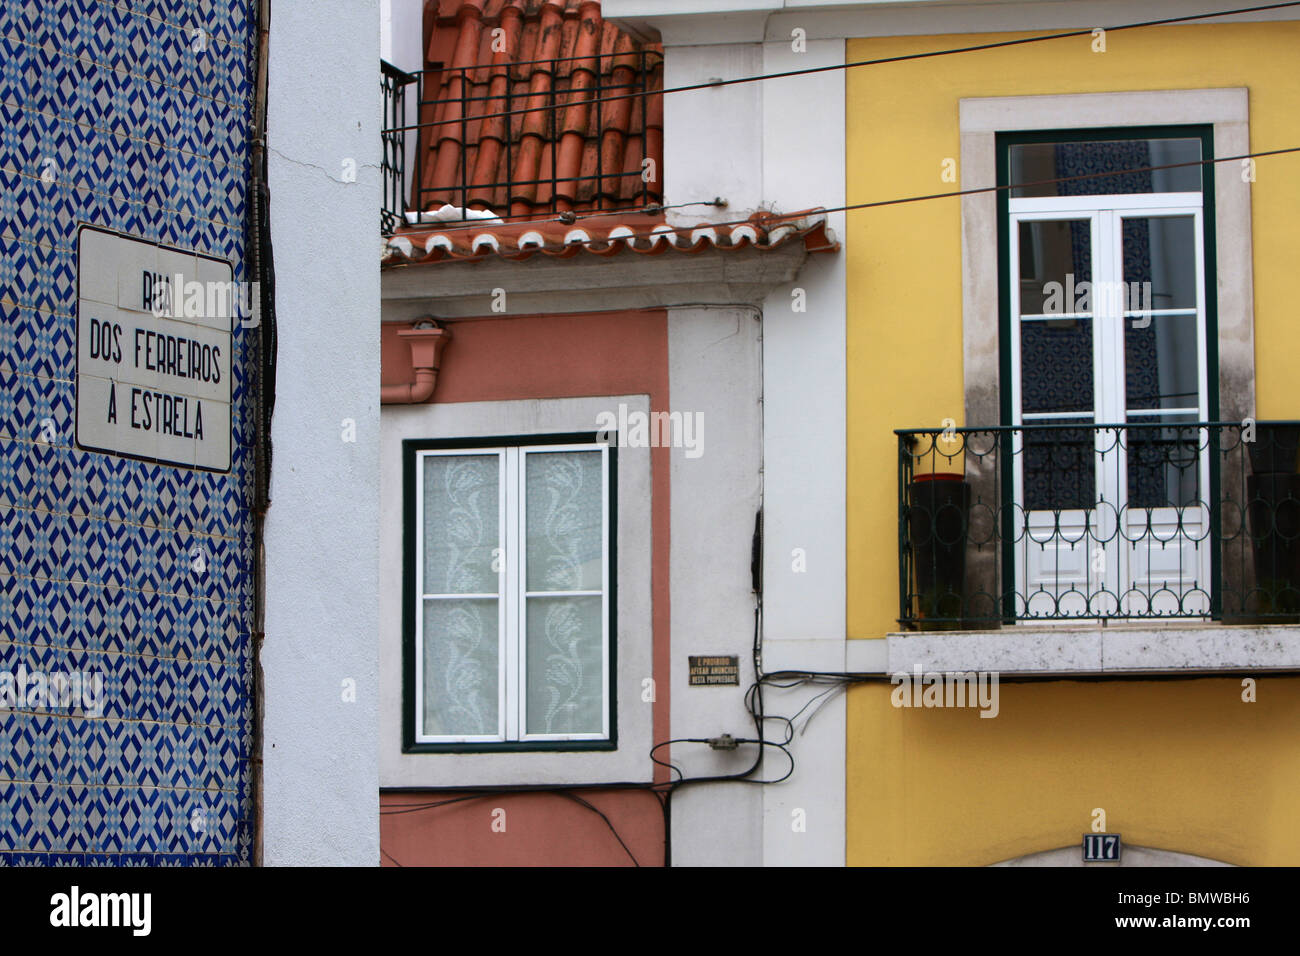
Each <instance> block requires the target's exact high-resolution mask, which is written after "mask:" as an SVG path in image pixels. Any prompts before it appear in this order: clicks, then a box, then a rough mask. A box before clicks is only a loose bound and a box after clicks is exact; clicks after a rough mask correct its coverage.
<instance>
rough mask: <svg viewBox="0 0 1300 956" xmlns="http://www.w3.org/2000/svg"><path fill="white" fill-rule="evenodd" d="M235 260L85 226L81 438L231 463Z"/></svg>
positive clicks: (109, 446)
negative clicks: (231, 260)
mask: <svg viewBox="0 0 1300 956" xmlns="http://www.w3.org/2000/svg"><path fill="white" fill-rule="evenodd" d="M232 279H233V273H232V271H231V268H230V263H228V262H225V261H223V260H220V259H214V258H211V257H209V256H202V255H198V254H197V253H194V252H184V251H182V250H179V249H172V248H169V247H166V246H159V245H157V244H155V243H151V242H146V241H144V240H141V239H134V238H131V237H129V236H123V235H120V234H118V233H114V232H109V231H107V230H104V229H99V228H97V227H94V226H84V225H83V226H82V227H81V228H80V229H79V230H78V232H77V406H76V415H77V445H78V447H80V448H85V449H87V450H90V451H101V452H107V453H109V454H114V455H125V456H127V457H130V458H141V459H144V460H146V461H157V462H159V463H161V464H168V465H179V466H182V467H185V468H198V469H203V470H206V471H219V472H226V471H229V470H230V441H231V430H230V429H231V426H230V422H231V416H230V400H231V399H230V397H231V354H230V349H231V328H232V325H233V322H234V321H236V319H235V317H236V316H238V315H239V314H240V301H239V299H240V292H241V290H240V289H239V288H238V287H237V286H236V285H235V283H234V282H233V281H232Z"/></svg>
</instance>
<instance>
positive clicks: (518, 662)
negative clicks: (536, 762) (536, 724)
mask: <svg viewBox="0 0 1300 956" xmlns="http://www.w3.org/2000/svg"><path fill="white" fill-rule="evenodd" d="M513 451H514V453H515V473H514V490H515V502H514V507H513V512H514V515H515V543H514V547H513V549H512V552H511V564H512V566H513V567H514V574H515V581H514V586H513V588H512V589H511V595H512V597H513V598H514V602H515V603H514V618H513V621H514V646H515V695H514V701H513V704H514V708H515V735H516V736H515V739H516V740H523V738H524V734H525V732H526V730H527V727H526V722H527V711H526V701H527V700H528V683H527V681H528V658H527V650H528V629H527V624H528V598H527V597H525V592H526V591H527V585H528V567H527V564H528V515H527V501H528V498H527V494H526V491H527V489H526V487H525V484H526V481H527V473H528V469H527V467H526V462H527V460H528V456H527V449H525V448H515V449H513Z"/></svg>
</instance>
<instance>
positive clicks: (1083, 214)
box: [1003, 192, 1210, 625]
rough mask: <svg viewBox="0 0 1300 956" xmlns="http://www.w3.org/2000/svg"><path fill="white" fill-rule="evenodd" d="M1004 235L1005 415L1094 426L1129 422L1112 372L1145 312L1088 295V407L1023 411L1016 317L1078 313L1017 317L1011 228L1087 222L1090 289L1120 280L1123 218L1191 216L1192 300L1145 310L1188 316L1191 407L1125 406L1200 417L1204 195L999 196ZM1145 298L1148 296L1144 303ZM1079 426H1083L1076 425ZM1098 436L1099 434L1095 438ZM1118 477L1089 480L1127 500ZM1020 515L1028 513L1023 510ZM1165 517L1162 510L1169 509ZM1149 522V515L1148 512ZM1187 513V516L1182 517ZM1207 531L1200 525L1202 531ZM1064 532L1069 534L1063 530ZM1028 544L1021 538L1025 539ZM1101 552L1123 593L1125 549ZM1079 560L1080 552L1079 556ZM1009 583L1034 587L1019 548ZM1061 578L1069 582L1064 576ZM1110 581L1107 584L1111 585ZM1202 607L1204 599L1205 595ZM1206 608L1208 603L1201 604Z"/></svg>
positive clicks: (1017, 483)
mask: <svg viewBox="0 0 1300 956" xmlns="http://www.w3.org/2000/svg"><path fill="white" fill-rule="evenodd" d="M1007 206H1008V208H1007V217H1008V218H1007V240H1008V256H1007V261H1008V265H1009V267H1010V270H1011V271H1010V272H1009V274H1008V275H1007V276H1005V277H1003V278H1004V280H1005V281H1006V282H1007V284H1008V289H1009V291H1010V299H1011V302H1010V305H1011V320H1012V324H1013V333H1012V335H1011V337H1010V340H1009V342H1008V345H1009V347H1010V360H1011V361H1010V364H1011V381H1010V382H1009V383H1008V384H1009V387H1010V392H1011V395H1010V398H1011V416H1012V424H1013V425H1016V426H1019V425H1024V424H1042V423H1049V422H1050V421H1051V420H1052V419H1066V418H1068V419H1084V418H1089V419H1091V420H1092V423H1093V424H1094V425H1122V424H1125V423H1127V422H1128V421H1130V417H1129V416H1130V410H1129V408H1128V402H1127V395H1126V393H1125V381H1124V378H1123V377H1122V376H1121V375H1120V369H1122V368H1123V363H1124V332H1123V329H1124V327H1125V325H1126V324H1127V322H1128V321H1129V320H1130V319H1131V318H1135V317H1136V316H1137V315H1144V314H1147V313H1146V312H1141V313H1135V312H1132V311H1129V310H1127V309H1124V306H1121V309H1123V311H1121V312H1120V313H1119V314H1118V315H1117V314H1115V313H1114V312H1113V306H1114V303H1111V302H1109V301H1107V300H1106V297H1104V296H1102V297H1097V296H1094V297H1093V299H1092V303H1091V312H1089V313H1087V314H1086V317H1087V318H1088V319H1089V321H1091V322H1092V340H1093V357H1092V362H1093V374H1094V376H1095V380H1094V386H1093V400H1092V408H1091V410H1090V411H1087V412H1049V413H1025V412H1024V410H1023V408H1022V400H1023V396H1022V391H1021V390H1022V387H1023V382H1022V372H1023V367H1022V363H1021V352H1020V347H1021V343H1020V338H1021V337H1020V334H1019V323H1021V322H1023V321H1025V320H1026V318H1027V319H1028V320H1029V321H1037V320H1039V319H1048V320H1050V319H1053V318H1066V317H1072V316H1076V315H1077V316H1080V317H1083V316H1084V314H1083V313H1065V314H1061V315H1056V314H1053V315H1041V316H1038V315H1030V316H1022V315H1021V312H1020V291H1021V290H1020V284H1019V282H1017V281H1016V278H1017V263H1018V262H1019V261H1020V245H1019V229H1018V228H1017V227H1018V226H1019V224H1020V223H1023V222H1035V221H1043V220H1048V221H1056V220H1064V219H1069V220H1078V221H1083V222H1088V224H1089V242H1090V243H1093V242H1094V240H1095V244H1094V245H1093V248H1092V256H1091V259H1092V274H1091V275H1090V276H1089V281H1090V282H1092V283H1093V287H1094V288H1096V286H1097V283H1098V282H1106V283H1113V282H1121V281H1124V279H1123V275H1122V255H1121V249H1120V229H1121V222H1122V220H1123V219H1125V218H1130V217H1135V218H1144V217H1151V218H1161V217H1171V218H1172V217H1190V218H1191V219H1192V223H1193V242H1194V246H1195V256H1196V279H1197V282H1196V304H1195V306H1194V307H1192V308H1180V309H1157V308H1152V309H1150V314H1151V315H1172V314H1178V315H1193V316H1195V320H1196V347H1197V357H1196V361H1197V391H1198V397H1197V404H1196V407H1194V408H1171V409H1159V410H1150V411H1143V412H1138V411H1136V410H1134V411H1133V412H1132V413H1133V414H1136V415H1138V416H1139V417H1138V418H1137V420H1138V421H1143V422H1145V421H1152V420H1155V419H1157V418H1160V417H1164V416H1177V415H1188V414H1190V415H1194V416H1195V417H1196V419H1197V420H1198V421H1205V420H1206V418H1207V416H1208V411H1209V410H1208V402H1209V387H1210V383H1209V382H1208V380H1207V351H1206V350H1207V336H1206V301H1205V283H1206V276H1205V232H1204V212H1203V208H1204V199H1203V195H1202V193H1200V192H1178V193H1132V194H1109V195H1089V196H1045V197H1032V198H1014V197H1012V198H1009V199H1008V202H1007ZM1148 305H1150V303H1148ZM1084 427H1086V426H1084ZM1201 434H1202V436H1203V444H1204V447H1205V448H1206V449H1208V448H1209V442H1208V439H1206V438H1205V437H1204V431H1202V432H1201ZM1100 440H1101V439H1099V441H1100ZM1023 443H1024V435H1023V433H1020V432H1016V433H1015V435H1014V438H1013V454H1014V455H1015V468H1014V471H1013V496H1014V500H1015V501H1016V502H1018V503H1023V502H1024V500H1025V499H1024V494H1025V490H1024V473H1023V470H1022V465H1023V459H1022V457H1021V455H1022V452H1023V448H1024V444H1023ZM1118 454H1119V455H1120V461H1121V463H1123V462H1124V461H1125V460H1126V458H1125V454H1124V452H1123V450H1122V449H1120V450H1118ZM1117 471H1118V473H1119V474H1121V475H1123V474H1127V470H1126V466H1125V465H1123V464H1121V465H1120V467H1119V468H1118V469H1117ZM1197 472H1198V480H1199V482H1200V487H1201V489H1202V493H1203V494H1204V493H1205V491H1206V490H1207V489H1208V488H1209V487H1210V460H1209V454H1208V452H1205V453H1202V455H1201V459H1200V463H1199V465H1198V468H1197ZM1118 480H1119V479H1118V478H1117V476H1116V475H1115V474H1114V473H1111V472H1109V470H1108V472H1107V474H1106V475H1103V474H1101V473H1098V475H1097V487H1098V489H1100V490H1101V491H1102V494H1103V498H1104V499H1105V500H1107V501H1109V502H1110V503H1111V504H1112V505H1114V506H1116V507H1120V508H1123V506H1124V505H1125V504H1126V502H1127V490H1126V489H1125V488H1123V487H1121V486H1120V485H1119V484H1118ZM1024 514H1025V515H1026V516H1027V517H1028V516H1030V515H1031V512H1028V511H1025V512H1024ZM1156 514H1159V515H1161V516H1163V519H1164V520H1165V522H1166V523H1169V522H1172V523H1174V524H1175V525H1177V524H1179V523H1180V521H1181V520H1183V519H1180V518H1178V517H1177V512H1170V511H1169V509H1156ZM1171 514H1172V515H1173V517H1170V515H1171ZM1197 514H1198V515H1199V517H1198V519H1197V522H1196V524H1197V526H1199V527H1200V528H1201V529H1208V527H1209V514H1208V511H1207V509H1206V508H1205V505H1204V504H1202V505H1200V506H1199V510H1198V512H1197ZM1083 515H1084V512H1078V511H1074V510H1069V511H1064V512H1061V513H1059V514H1057V515H1056V516H1055V517H1054V518H1052V519H1051V522H1050V524H1048V523H1045V524H1044V525H1043V526H1042V527H1040V528H1039V529H1038V530H1040V531H1046V532H1047V533H1048V535H1049V538H1048V539H1046V540H1047V541H1052V540H1054V539H1056V538H1058V537H1059V536H1060V534H1061V523H1062V522H1069V523H1070V524H1071V525H1073V526H1077V529H1078V530H1079V531H1080V532H1081V531H1082V528H1083V527H1084V518H1083ZM1132 518H1133V515H1132V514H1129V516H1128V520H1132ZM1093 520H1094V521H1097V522H1098V523H1100V522H1102V521H1103V520H1104V519H1103V518H1101V517H1100V516H1098V515H1096V514H1094V516H1093ZM1152 520H1153V522H1154V521H1155V520H1156V519H1155V517H1154V515H1153V516H1152ZM1186 520H1190V519H1186ZM1026 533H1027V535H1028V538H1029V542H1033V541H1036V540H1038V538H1037V537H1036V536H1035V534H1034V532H1033V530H1029V531H1027V532H1026ZM1207 533H1208V530H1207ZM1066 537H1067V538H1068V537H1070V535H1069V534H1067V535H1066ZM1027 546H1029V545H1027ZM1107 551H1108V553H1111V557H1110V559H1109V560H1108V561H1107V567H1108V569H1109V574H1108V575H1107V577H1109V578H1110V580H1109V581H1107V582H1106V583H1105V587H1107V588H1111V589H1113V590H1114V591H1115V593H1116V594H1121V595H1124V594H1127V593H1128V592H1129V591H1130V589H1132V588H1134V587H1136V579H1134V578H1133V577H1132V572H1131V561H1130V559H1131V556H1130V555H1129V554H1128V553H1126V552H1125V551H1124V550H1123V549H1121V548H1120V547H1119V545H1118V541H1116V542H1114V543H1113V544H1112V545H1109V546H1108V548H1107ZM1085 560H1086V558H1085ZM1195 571H1196V573H1195V574H1194V578H1195V579H1197V580H1201V581H1205V580H1208V579H1209V573H1210V556H1209V552H1208V551H1198V553H1197V566H1196V569H1195ZM1015 582H1016V584H1015V586H1016V591H1017V593H1019V594H1022V595H1029V594H1030V593H1031V592H1032V591H1033V588H1034V583H1033V582H1032V581H1030V580H1029V579H1028V568H1027V566H1026V561H1025V555H1024V554H1023V553H1021V551H1020V550H1019V549H1018V550H1017V556H1016V563H1015ZM1066 583H1069V582H1066ZM1112 585H1113V587H1112ZM1207 606H1208V598H1207ZM1207 609H1208V608H1207ZM1124 617H1125V615H1124V614H1122V613H1121V614H1117V615H1116V618H1118V619H1123V618H1124ZM1069 620H1070V619H1068V618H1064V619H1052V620H1048V621H1037V620H1027V621H1019V622H1017V623H1018V624H1022V625H1037V624H1046V623H1050V624H1054V625H1059V624H1061V623H1062V622H1068V621H1069Z"/></svg>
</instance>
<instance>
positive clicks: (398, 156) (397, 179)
mask: <svg viewBox="0 0 1300 956" xmlns="http://www.w3.org/2000/svg"><path fill="white" fill-rule="evenodd" d="M418 82H419V77H417V76H416V75H415V74H413V73H407V72H405V71H404V70H399V69H398V68H397V67H395V66H393V64H391V63H389V62H388V61H387V60H380V61H379V83H380V87H381V89H382V90H383V92H384V129H383V134H382V135H383V147H384V152H383V159H382V160H381V161H380V172H381V174H382V177H383V185H384V206H383V208H382V209H381V210H380V214H379V228H380V231H381V233H382V234H383V235H385V236H391V235H392V234H393V233H394V232H395V231H396V230H397V227H398V226H400V225H401V224H402V222H403V221H404V218H403V217H404V216H405V215H406V131H405V130H404V129H402V127H403V126H404V125H405V124H406V88H407V87H408V86H410V85H411V84H412V83H418ZM417 88H418V87H417Z"/></svg>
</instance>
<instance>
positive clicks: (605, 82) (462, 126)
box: [380, 50, 663, 235]
mask: <svg viewBox="0 0 1300 956" xmlns="http://www.w3.org/2000/svg"><path fill="white" fill-rule="evenodd" d="M606 58H609V57H608V56H606V57H599V56H596V55H593V56H591V57H587V58H584V62H586V61H596V60H600V59H606ZM614 58H615V59H617V60H620V61H623V62H626V61H627V60H628V59H631V60H633V61H634V62H635V64H636V65H635V66H634V67H624V66H620V67H618V68H617V70H616V72H617V75H614V74H615V71H610V73H611V75H609V76H605V75H600V76H594V77H593V81H592V82H591V83H590V85H586V86H583V85H580V84H572V85H570V86H565V87H564V88H557V83H556V81H555V78H556V77H560V76H562V75H563V74H565V73H568V74H569V75H573V74H574V73H577V72H582V73H584V74H586V75H588V76H592V73H591V71H590V70H587V69H585V68H584V69H582V70H578V69H577V68H573V67H571V68H570V69H569V70H562V69H561V64H562V63H565V61H566V60H573V59H576V58H574V57H568V58H565V57H555V58H552V59H547V60H538V61H527V62H513V63H500V64H497V63H488V64H479V65H474V66H464V67H446V66H437V67H430V68H429V69H426V70H418V71H416V72H413V73H406V72H403V71H401V70H398V69H397V68H396V67H394V66H392V65H391V64H389V63H386V62H382V61H381V63H380V69H381V76H382V87H383V91H384V127H383V129H382V130H381V135H382V137H383V140H384V150H383V152H384V165H383V173H384V209H383V215H382V221H383V224H384V235H391V234H392V233H393V231H394V230H395V228H396V227H397V226H398V225H401V224H403V223H404V222H405V221H406V213H407V211H408V210H416V211H427V210H431V209H433V208H436V207H437V206H440V205H442V204H443V203H452V204H454V205H458V206H460V208H462V209H465V208H470V207H471V206H474V205H482V204H483V202H484V200H483V198H482V197H483V196H484V195H485V194H493V195H501V196H504V197H505V199H504V202H503V203H501V204H500V205H502V206H503V208H499V209H493V212H495V213H497V214H498V215H500V216H501V217H502V218H510V217H511V216H514V217H515V218H518V217H519V216H521V215H524V214H536V213H539V212H559V211H561V210H560V203H561V202H563V201H564V200H565V196H564V191H563V190H561V189H560V187H561V185H562V184H564V185H567V184H569V183H573V184H577V183H587V182H589V183H592V184H593V190H592V194H591V198H590V200H584V201H585V202H590V203H592V204H593V205H594V207H595V209H597V210H600V209H605V208H608V209H611V210H614V209H621V208H623V207H627V206H632V207H640V208H645V207H648V206H650V205H652V203H654V202H656V201H658V200H659V198H660V197H661V196H662V189H661V187H660V185H659V183H660V181H661V179H662V172H661V171H660V170H658V169H655V170H652V171H651V172H649V173H648V172H647V171H646V169H645V168H644V167H643V166H642V165H641V164H640V163H638V164H637V168H636V169H632V170H623V169H620V170H618V171H611V170H607V169H606V152H607V150H609V149H611V148H613V145H614V141H615V140H620V141H621V138H620V137H619V136H618V135H617V134H619V133H623V132H626V130H624V129H620V128H616V127H614V126H613V125H612V122H613V120H614V118H615V117H617V116H623V117H627V116H630V115H635V114H636V113H638V112H640V114H641V117H642V121H641V123H640V124H639V128H638V129H637V130H634V131H633V132H632V135H634V136H640V137H642V138H643V142H644V137H645V136H646V135H647V124H646V123H645V116H646V108H647V100H648V98H649V97H650V96H653V95H656V92H657V90H658V89H660V88H661V87H662V71H663V53H662V52H661V51H658V50H636V51H632V52H629V53H622V54H618V55H617V56H616V57H614ZM520 67H534V68H537V69H535V70H534V71H533V72H537V70H539V69H540V70H543V71H546V72H549V73H550V75H551V77H552V82H551V83H549V84H548V86H547V89H545V90H541V91H538V92H531V91H529V92H520V91H519V90H517V89H513V87H514V86H515V81H516V80H517V79H518V78H519V77H520V75H521V74H520V73H519V72H518V71H519V69H520ZM485 70H486V71H489V72H491V73H492V74H493V76H494V79H497V78H504V79H505V82H504V83H501V84H497V83H495V82H494V83H493V84H492V85H491V87H490V88H491V89H495V88H497V86H498V85H499V86H500V91H499V92H488V93H485V94H482V95H471V90H472V89H473V88H474V87H473V84H472V83H471V82H470V81H469V76H468V74H469V73H470V72H471V71H485ZM448 75H450V80H448ZM412 84H414V87H413V89H414V95H415V102H416V103H417V104H418V108H417V109H416V111H415V112H416V117H415V118H414V120H412V118H411V117H409V116H408V115H407V113H408V111H407V108H406V102H407V101H406V96H407V92H406V91H407V88H408V87H410V86H411V85H412ZM480 86H481V84H480ZM444 89H446V90H450V91H453V94H454V95H451V96H444V97H440V98H439V97H437V96H436V94H437V93H438V92H441V91H442V90H444ZM431 91H432V92H433V93H434V94H435V98H433V99H426V94H427V93H429V92H431ZM611 97H612V98H611ZM568 110H580V111H587V112H586V113H585V114H584V115H586V117H587V118H586V122H585V123H584V124H583V125H584V126H585V129H584V130H583V131H582V132H583V136H584V138H585V139H590V140H591V141H593V142H594V144H595V152H596V156H595V164H594V172H591V173H589V174H587V175H576V176H561V175H560V169H559V165H558V162H559V153H560V143H561V139H562V137H563V136H564V134H565V132H566V131H571V129H570V127H571V125H572V124H571V122H570V121H568V120H566V116H565V113H566V111H568ZM503 114H504V115H503ZM449 127H454V128H455V131H456V136H455V139H457V140H458V141H459V143H460V144H461V145H460V147H459V149H458V153H459V155H458V159H457V169H456V174H455V182H435V181H433V177H432V176H430V175H429V173H428V171H427V170H425V169H424V168H423V159H424V157H425V156H426V155H427V153H428V152H429V149H428V145H429V144H435V143H438V142H439V141H440V140H445V139H448V138H449V137H448V136H447V135H446V132H445V131H446V130H447V129H448V128H449ZM471 128H473V130H474V131H476V132H477V133H479V135H480V136H482V135H483V132H484V131H492V132H491V136H490V138H492V139H493V140H495V141H498V142H500V143H501V151H502V153H503V154H504V155H503V158H504V163H497V164H495V170H494V175H500V174H501V172H502V171H503V172H504V178H501V179H496V178H493V177H489V178H488V179H486V180H484V181H482V182H473V181H471V180H472V179H473V176H474V170H473V169H471V168H470V160H469V149H468V148H466V147H467V146H469V145H473V144H472V143H471V135H470V134H471ZM588 131H589V132H590V134H591V135H590V136H588ZM611 133H612V134H615V136H614V137H613V140H611V142H609V143H607V142H606V139H607V135H608V134H611ZM408 135H409V136H411V137H413V139H414V140H415V141H416V142H418V143H420V144H421V148H420V149H419V150H417V159H416V161H415V162H414V163H413V164H410V165H409V166H408V164H407V163H406V162H405V155H406V144H407V142H408V140H407V136H408ZM525 136H528V137H530V138H534V139H537V140H538V141H539V144H538V145H539V146H540V147H541V148H544V147H546V146H549V147H550V150H549V151H550V158H549V160H548V161H546V162H543V163H541V164H540V165H539V166H538V172H537V175H535V176H531V177H523V176H519V175H517V171H516V166H517V163H516V162H515V160H516V158H517V156H516V155H515V154H516V153H517V152H518V150H519V149H520V148H521V144H522V142H523V139H524V137H525ZM586 165H587V164H586V163H585V162H584V163H583V166H586ZM621 165H622V164H621V163H620V166H621ZM629 178H635V179H639V180H640V182H639V184H638V186H637V188H636V190H635V192H636V196H635V197H627V196H626V195H625V193H626V192H627V190H625V189H624V188H623V187H622V183H623V181H624V180H626V179H629ZM547 184H549V186H550V193H549V199H548V200H546V201H544V202H543V201H540V200H538V199H537V198H536V196H537V187H538V186H542V185H547ZM576 192H577V189H576V187H575V188H574V189H573V190H572V193H576Z"/></svg>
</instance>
